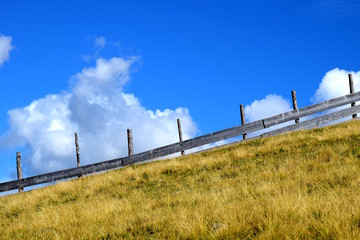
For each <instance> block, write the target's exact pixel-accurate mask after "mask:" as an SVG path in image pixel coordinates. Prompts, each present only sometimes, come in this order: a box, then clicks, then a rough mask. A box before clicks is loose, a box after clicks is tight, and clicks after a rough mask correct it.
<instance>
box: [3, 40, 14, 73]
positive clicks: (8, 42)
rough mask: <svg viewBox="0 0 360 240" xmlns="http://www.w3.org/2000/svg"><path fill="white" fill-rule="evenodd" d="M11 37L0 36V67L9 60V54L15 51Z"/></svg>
mask: <svg viewBox="0 0 360 240" xmlns="http://www.w3.org/2000/svg"><path fill="white" fill-rule="evenodd" d="M11 41H12V38H11V37H10V36H4V35H0V66H1V65H3V63H4V62H5V61H7V60H8V59H9V53H10V51H11V50H12V49H13V46H12V45H11Z"/></svg>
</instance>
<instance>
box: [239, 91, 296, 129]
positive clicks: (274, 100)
mask: <svg viewBox="0 0 360 240" xmlns="http://www.w3.org/2000/svg"><path fill="white" fill-rule="evenodd" d="M291 110H292V108H291V106H290V102H289V101H288V100H286V99H284V98H283V97H282V96H280V95H273V94H270V95H267V96H266V97H265V98H264V99H261V100H255V101H254V102H252V103H251V104H250V105H246V106H245V118H246V120H247V122H253V121H256V120H259V119H263V118H267V117H271V116H274V115H276V114H280V113H284V112H288V111H291Z"/></svg>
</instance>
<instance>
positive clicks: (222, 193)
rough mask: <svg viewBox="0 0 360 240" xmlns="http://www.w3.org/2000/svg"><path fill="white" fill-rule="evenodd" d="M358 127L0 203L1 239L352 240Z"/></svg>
mask: <svg viewBox="0 0 360 240" xmlns="http://www.w3.org/2000/svg"><path fill="white" fill-rule="evenodd" d="M359 193H360V122H358V121H351V122H348V123H345V124H339V125H335V126H332V127H326V128H321V129H316V130H311V131H301V132H296V133H291V134H286V135H282V136H277V137H272V138H265V139H259V140H253V141H248V142H243V143H238V144H236V145H233V146H231V147H226V148H220V149H215V150H212V151H208V152H203V153H199V154H194V155H189V156H185V157H182V158H176V159H172V160H168V161H161V162H153V163H147V164H143V165H137V166H131V167H127V168H124V169H121V170H116V171H111V172H108V173H104V174H99V175H93V176H89V177H84V178H81V179H77V180H73V181H69V182H61V183H58V184H56V185H55V186H51V187H46V188H43V189H39V190H34V191H31V192H26V193H24V194H16V195H12V196H6V197H1V198H0V225H1V228H0V238H1V239H10V238H11V239H25V238H26V239H29V238H36V239H39V238H40V239H41V238H42V239H58V238H60V239H71V238H87V239H93V238H95V239H98V238H100V239H101V238H104V239H117V238H139V239H143V238H156V239H159V238H160V239H163V238H180V239H183V238H257V237H265V238H269V237H273V238H281V237H290V238H316V237H317V238H319V237H320V238H357V237H359V236H360V194H359Z"/></svg>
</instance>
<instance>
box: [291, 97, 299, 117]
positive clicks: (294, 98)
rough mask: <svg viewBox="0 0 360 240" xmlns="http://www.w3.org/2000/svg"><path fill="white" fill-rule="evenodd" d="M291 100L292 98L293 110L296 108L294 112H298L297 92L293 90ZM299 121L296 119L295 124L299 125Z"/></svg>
mask: <svg viewBox="0 0 360 240" xmlns="http://www.w3.org/2000/svg"><path fill="white" fill-rule="evenodd" d="M291 98H292V102H293V108H294V111H297V110H298V107H297V101H296V92H295V90H292V91H291ZM299 121H300V120H299V119H298V118H296V119H295V123H299Z"/></svg>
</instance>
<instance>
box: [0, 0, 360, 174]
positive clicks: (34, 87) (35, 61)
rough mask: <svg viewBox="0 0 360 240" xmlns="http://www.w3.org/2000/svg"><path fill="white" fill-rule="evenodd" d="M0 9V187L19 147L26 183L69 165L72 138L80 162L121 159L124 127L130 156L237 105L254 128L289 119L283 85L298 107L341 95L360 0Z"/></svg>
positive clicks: (9, 4) (189, 132) (212, 126)
mask: <svg viewBox="0 0 360 240" xmlns="http://www.w3.org/2000/svg"><path fill="white" fill-rule="evenodd" d="M1 9H2V11H1V14H0V36H1V37H2V39H3V40H4V39H7V43H9V41H10V43H9V44H10V45H9V44H8V45H7V46H8V48H3V52H6V53H7V56H6V54H3V55H1V52H0V60H1V56H3V57H2V58H3V61H0V97H1V102H2V103H1V105H0V136H1V138H0V166H1V168H0V180H9V179H13V178H14V177H15V174H14V173H15V153H16V151H21V152H22V153H23V158H24V160H23V161H24V168H25V175H33V174H37V173H41V172H46V171H52V170H56V169H61V168H64V167H69V166H72V165H74V164H75V163H76V161H75V159H72V158H73V157H74V156H75V154H74V153H73V152H72V151H75V150H74V149H75V148H74V149H72V148H73V139H72V135H73V132H74V131H79V135H80V149H81V151H83V152H81V153H82V157H83V162H84V164H85V163H90V162H93V161H99V160H101V159H102V160H105V159H106V158H108V157H115V156H118V155H121V156H122V155H126V128H127V127H131V128H133V132H134V143H135V152H136V151H140V150H146V149H149V148H152V147H156V146H158V145H163V144H167V143H171V142H173V141H176V139H177V135H176V118H177V117H180V118H181V119H182V120H183V121H184V125H185V126H183V130H184V131H185V135H186V137H193V136H196V135H199V134H205V133H209V132H213V131H217V130H220V129H224V128H228V127H232V126H235V125H238V124H239V123H240V117H239V104H240V103H242V104H244V105H246V106H247V113H248V114H247V115H248V116H247V120H248V121H251V120H254V119H256V118H261V117H263V116H265V115H269V114H272V113H274V114H276V113H278V112H281V111H287V110H288V109H289V106H290V98H291V95H290V92H291V90H293V89H294V90H296V91H297V97H298V105H299V106H300V107H301V106H306V105H309V104H311V103H313V102H316V101H321V100H325V99H326V98H328V97H333V96H337V95H339V94H343V93H344V91H346V87H347V86H345V88H344V89H345V90H344V89H341V90H339V87H334V86H337V85H336V84H333V83H334V82H336V81H337V80H336V79H341V81H343V82H345V85H346V84H347V82H346V79H345V80H344V77H346V74H347V73H348V72H353V73H354V75H355V76H356V79H355V88H356V87H357V86H359V87H360V84H358V83H357V82H358V81H360V80H358V77H357V76H358V75H359V77H360V74H359V70H360V69H359V53H360V44H359V42H360V32H359V30H358V29H359V23H360V1H358V0H345V1H339V0H317V1H266V0H262V1H261V0H255V1H226V2H225V1H196V2H195V1H127V2H125V1H123V2H121V1H76V3H74V1H32V2H30V1H6V2H5V1H4V2H2V3H1ZM9 39H10V40H9ZM4 42H5V40H4ZM0 46H1V45H0ZM0 51H1V47H0ZM104 71H105V73H104ZM106 71H108V72H106ZM102 79H103V80H104V79H105V80H106V81H107V83H106V84H105V83H100V82H101V81H102ZM321 84H322V85H321ZM340 84H342V83H340ZM355 90H357V89H355ZM87 93H88V95H87ZM51 94H52V97H50V95H51ZM47 96H48V97H47ZM34 101H37V102H34ZM261 101H262V102H261ZM260 102H261V103H263V104H264V106H265V107H264V109H260V110H254V107H255V105H256V104H258V103H260ZM31 104H33V105H31ZM254 104H255V105H254ZM266 104H268V105H266ZM35 105H36V106H35ZM125 105H126V106H125ZM30 106H32V108H31V107H30ZM14 109H17V110H14ZM29 109H30V110H29ZM31 109H32V110H31ZM54 109H56V110H54ZM157 110H158V111H157ZM270 110H271V111H270ZM31 111H32V112H31ZM269 111H270V113H269ZM11 113H12V114H11ZM39 116H41V117H39ZM145 122H146V123H145ZM172 124H173V125H172ZM140 132H141V133H140ZM144 135H146V138H145V137H142V136H144ZM169 135H172V136H169ZM115 138H116V140H114V139H115ZM137 139H138V140H137ZM105 143H106V144H105ZM117 144H118V146H119V147H118V148H117V147H116V146H117ZM45 145H46V146H45ZM97 146H98V147H99V148H97ZM49 159H51V160H49ZM74 166H75V165H74ZM26 169H27V170H26Z"/></svg>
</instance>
